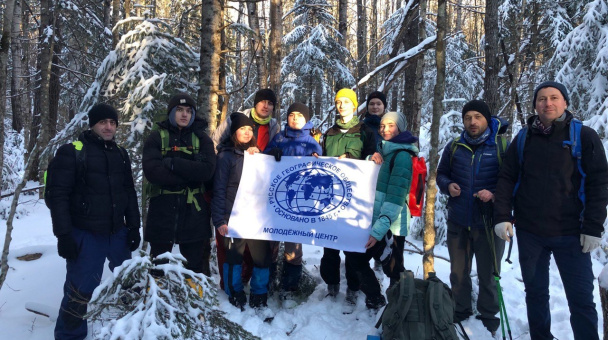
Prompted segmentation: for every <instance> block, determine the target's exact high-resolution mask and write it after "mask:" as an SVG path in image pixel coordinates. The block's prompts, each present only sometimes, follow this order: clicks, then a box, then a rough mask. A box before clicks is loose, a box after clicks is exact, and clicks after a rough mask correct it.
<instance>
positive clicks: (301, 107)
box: [287, 103, 310, 122]
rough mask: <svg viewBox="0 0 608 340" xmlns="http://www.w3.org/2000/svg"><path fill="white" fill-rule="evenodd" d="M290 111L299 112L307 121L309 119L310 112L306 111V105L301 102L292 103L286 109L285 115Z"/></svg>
mask: <svg viewBox="0 0 608 340" xmlns="http://www.w3.org/2000/svg"><path fill="white" fill-rule="evenodd" d="M292 112H300V113H301V114H302V116H304V119H306V121H307V122H308V121H309V120H310V113H309V112H308V106H306V105H305V104H302V103H293V104H291V105H290V106H289V108H288V109H287V116H288V117H289V114H290V113H292Z"/></svg>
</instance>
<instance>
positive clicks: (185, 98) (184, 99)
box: [167, 93, 196, 116]
mask: <svg viewBox="0 0 608 340" xmlns="http://www.w3.org/2000/svg"><path fill="white" fill-rule="evenodd" d="M178 105H184V106H190V107H191V108H192V115H193V116H194V115H196V101H194V99H192V97H190V96H189V95H187V94H185V93H177V94H175V95H174V96H173V97H171V99H170V100H169V105H168V106H167V114H170V113H171V110H173V108H174V107H176V106H178Z"/></svg>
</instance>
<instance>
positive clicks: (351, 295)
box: [344, 288, 359, 306]
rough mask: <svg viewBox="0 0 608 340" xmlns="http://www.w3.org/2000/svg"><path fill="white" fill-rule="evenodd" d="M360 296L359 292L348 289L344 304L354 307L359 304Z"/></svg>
mask: <svg viewBox="0 0 608 340" xmlns="http://www.w3.org/2000/svg"><path fill="white" fill-rule="evenodd" d="M358 296H359V291H358V290H351V289H350V288H346V299H344V302H345V303H347V304H350V305H353V306H354V305H356V304H357V297H358Z"/></svg>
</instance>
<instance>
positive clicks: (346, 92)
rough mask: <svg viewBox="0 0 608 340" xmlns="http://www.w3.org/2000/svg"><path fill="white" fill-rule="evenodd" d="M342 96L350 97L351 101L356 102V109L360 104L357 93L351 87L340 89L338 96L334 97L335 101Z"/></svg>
mask: <svg viewBox="0 0 608 340" xmlns="http://www.w3.org/2000/svg"><path fill="white" fill-rule="evenodd" d="M340 97H346V98H348V99H350V101H351V102H353V104H355V109H356V108H357V107H358V106H359V103H358V102H357V94H356V93H355V91H353V90H351V89H341V90H340V91H338V93H336V98H335V99H334V101H335V100H338V98H340ZM355 113H356V112H355Z"/></svg>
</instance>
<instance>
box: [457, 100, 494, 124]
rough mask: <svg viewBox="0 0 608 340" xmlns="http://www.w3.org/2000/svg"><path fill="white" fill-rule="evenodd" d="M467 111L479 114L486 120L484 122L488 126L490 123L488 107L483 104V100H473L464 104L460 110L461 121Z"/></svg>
mask: <svg viewBox="0 0 608 340" xmlns="http://www.w3.org/2000/svg"><path fill="white" fill-rule="evenodd" d="M469 111H477V112H479V113H481V114H482V115H483V117H484V118H485V119H486V122H487V123H488V125H490V122H491V121H492V113H491V112H490V107H489V106H488V104H486V102H484V101H483V100H479V99H474V100H471V101H470V102H468V103H466V104H464V107H463V108H462V119H463V120H464V115H465V114H466V113H467V112H469Z"/></svg>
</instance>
